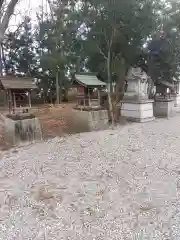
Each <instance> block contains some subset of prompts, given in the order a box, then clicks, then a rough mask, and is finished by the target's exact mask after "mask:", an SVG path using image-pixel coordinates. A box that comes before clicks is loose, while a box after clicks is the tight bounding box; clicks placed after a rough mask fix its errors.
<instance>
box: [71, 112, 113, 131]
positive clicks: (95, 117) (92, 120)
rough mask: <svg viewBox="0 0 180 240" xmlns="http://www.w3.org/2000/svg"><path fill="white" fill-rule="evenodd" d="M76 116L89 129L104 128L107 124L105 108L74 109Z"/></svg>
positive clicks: (107, 118)
mask: <svg viewBox="0 0 180 240" xmlns="http://www.w3.org/2000/svg"><path fill="white" fill-rule="evenodd" d="M74 113H75V114H76V117H77V118H79V119H80V120H81V121H82V122H83V123H85V124H87V125H88V130H89V131H98V130H105V129H107V128H108V126H109V117H108V111H107V110H97V111H80V110H74Z"/></svg>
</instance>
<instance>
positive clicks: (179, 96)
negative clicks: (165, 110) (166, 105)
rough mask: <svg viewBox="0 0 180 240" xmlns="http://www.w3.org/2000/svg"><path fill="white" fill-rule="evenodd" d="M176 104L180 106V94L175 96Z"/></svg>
mask: <svg viewBox="0 0 180 240" xmlns="http://www.w3.org/2000/svg"><path fill="white" fill-rule="evenodd" d="M174 106H175V107H180V95H177V96H175V98H174Z"/></svg>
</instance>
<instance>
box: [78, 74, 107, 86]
mask: <svg viewBox="0 0 180 240" xmlns="http://www.w3.org/2000/svg"><path fill="white" fill-rule="evenodd" d="M74 77H75V78H74V80H75V81H76V82H77V83H79V84H80V85H83V86H87V87H103V86H106V83H105V82H102V81H100V80H99V79H98V78H97V76H96V75H95V74H86V73H82V74H80V73H78V74H75V76H74Z"/></svg>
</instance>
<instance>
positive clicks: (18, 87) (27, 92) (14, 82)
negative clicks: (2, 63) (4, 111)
mask: <svg viewBox="0 0 180 240" xmlns="http://www.w3.org/2000/svg"><path fill="white" fill-rule="evenodd" d="M0 89H1V90H3V91H4V92H5V93H6V103H7V105H8V108H9V112H10V113H15V112H19V111H22V112H23V111H24V109H26V111H28V109H29V108H31V90H33V89H37V86H36V84H34V83H33V79H29V78H25V77H14V76H0Z"/></svg>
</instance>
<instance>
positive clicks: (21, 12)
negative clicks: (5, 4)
mask: <svg viewBox="0 0 180 240" xmlns="http://www.w3.org/2000/svg"><path fill="white" fill-rule="evenodd" d="M42 5H43V6H44V11H48V4H47V1H46V0H19V3H18V5H17V7H16V9H15V16H13V17H12V18H11V21H10V25H9V26H10V28H11V29H14V28H16V26H17V25H18V23H20V22H21V21H22V18H23V17H24V16H30V17H31V18H32V20H34V21H35V20H36V13H37V12H39V10H40V6H42Z"/></svg>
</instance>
